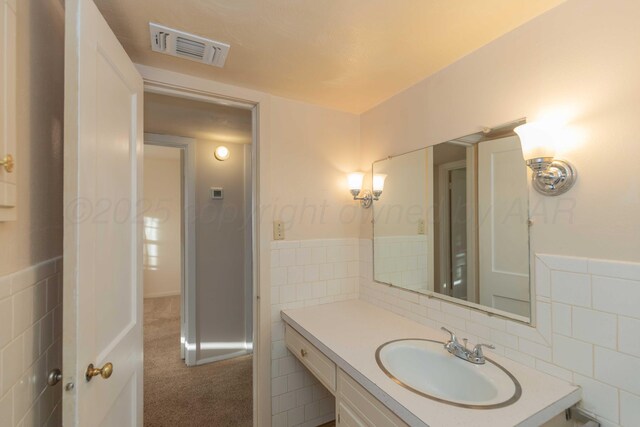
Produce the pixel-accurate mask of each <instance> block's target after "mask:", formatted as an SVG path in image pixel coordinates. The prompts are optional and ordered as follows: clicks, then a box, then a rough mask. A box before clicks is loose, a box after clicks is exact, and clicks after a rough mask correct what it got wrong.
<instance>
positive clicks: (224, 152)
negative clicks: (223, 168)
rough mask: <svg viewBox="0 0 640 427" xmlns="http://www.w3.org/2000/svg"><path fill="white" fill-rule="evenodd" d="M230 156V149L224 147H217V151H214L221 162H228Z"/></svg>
mask: <svg viewBox="0 0 640 427" xmlns="http://www.w3.org/2000/svg"><path fill="white" fill-rule="evenodd" d="M229 154H230V153H229V149H228V148H227V147H225V146H224V145H221V146H219V147H217V148H216V151H214V153H213V155H214V156H216V159H218V160H220V161H221V162H222V161H225V160H227V159H228V158H229Z"/></svg>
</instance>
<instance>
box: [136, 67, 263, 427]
mask: <svg viewBox="0 0 640 427" xmlns="http://www.w3.org/2000/svg"><path fill="white" fill-rule="evenodd" d="M137 67H138V71H139V72H140V74H142V77H143V79H144V83H145V92H152V93H157V94H162V95H169V96H174V97H178V98H186V99H193V100H198V101H205V102H210V103H216V104H222V105H228V106H233V107H237V108H244V109H247V110H251V111H252V116H253V117H252V122H253V138H252V145H251V150H252V153H251V157H252V163H251V171H252V173H251V175H252V178H251V179H252V185H251V187H252V188H251V192H252V197H251V199H252V212H253V215H252V218H251V221H252V241H253V248H252V265H253V304H252V309H253V310H252V311H253V344H254V345H253V353H254V357H253V425H254V426H269V425H271V357H270V356H271V309H270V304H271V301H270V300H271V290H270V280H269V279H270V275H271V271H270V264H271V263H270V230H269V228H268V227H266V226H261V221H263V220H265V221H267V223H270V222H271V219H270V218H267V217H266V215H264V217H263V215H260V213H263V211H264V209H263V207H261V204H260V203H261V200H267V201H268V200H270V184H269V170H270V166H269V163H268V162H267V160H268V159H269V155H268V154H269V151H268V140H269V111H270V100H271V96H270V95H268V94H266V93H263V92H258V91H254V90H250V89H244V88H239V87H235V86H230V85H226V84H223V83H219V82H215V81H213V80H207V79H202V78H197V77H193V76H188V75H185V74H179V73H175V72H171V71H166V70H161V69H158V68H153V67H148V66H144V65H137ZM267 208H268V206H267ZM265 225H266V223H265Z"/></svg>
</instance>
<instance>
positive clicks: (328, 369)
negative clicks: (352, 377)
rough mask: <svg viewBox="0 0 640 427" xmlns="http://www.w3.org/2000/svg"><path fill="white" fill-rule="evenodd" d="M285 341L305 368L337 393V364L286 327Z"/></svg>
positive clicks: (332, 391) (290, 328)
mask: <svg viewBox="0 0 640 427" xmlns="http://www.w3.org/2000/svg"><path fill="white" fill-rule="evenodd" d="M284 341H285V344H286V345H287V348H288V349H289V351H291V352H292V353H293V354H294V355H295V356H296V357H297V358H298V360H300V361H301V362H302V364H303V365H304V366H306V367H307V369H309V371H311V373H312V374H313V375H314V376H315V377H316V378H317V379H318V380H319V381H320V382H321V383H322V384H323V385H324V386H325V387H326V388H327V389H328V390H329V391H330V392H331V394H335V392H336V364H335V363H333V362H332V361H331V360H330V359H329V358H328V357H327V356H325V355H324V354H323V353H322V352H321V351H320V350H318V349H317V348H316V347H315V346H314V345H313V344H311V343H310V342H309V341H307V339H306V338H305V337H303V336H302V335H300V334H299V333H298V332H296V331H295V330H294V329H293V328H292V327H291V326H289V325H286V327H285V334H284Z"/></svg>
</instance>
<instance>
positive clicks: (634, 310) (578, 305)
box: [359, 240, 640, 427]
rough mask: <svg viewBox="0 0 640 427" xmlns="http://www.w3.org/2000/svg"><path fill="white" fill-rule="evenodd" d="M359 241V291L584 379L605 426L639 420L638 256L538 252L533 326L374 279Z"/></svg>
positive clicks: (590, 404) (366, 244)
mask: <svg viewBox="0 0 640 427" xmlns="http://www.w3.org/2000/svg"><path fill="white" fill-rule="evenodd" d="M359 248H360V249H359V253H360V271H361V281H360V286H359V295H360V298H361V299H363V300H365V301H368V302H370V303H372V304H375V305H377V306H380V307H382V308H385V309H388V310H390V311H393V312H394V313H397V314H400V315H402V316H405V317H407V318H410V319H413V320H415V321H417V322H419V323H422V324H425V325H428V326H431V327H434V328H440V326H446V327H448V328H451V329H453V330H454V331H455V332H456V333H458V334H459V335H460V336H463V337H467V338H469V340H470V341H471V342H488V343H491V344H494V345H495V346H496V350H495V352H497V353H500V354H502V355H504V356H506V357H508V358H510V359H513V360H515V361H518V362H520V363H522V364H525V365H527V366H530V367H532V368H535V369H537V370H539V371H542V372H545V373H547V374H550V375H554V376H556V377H559V378H562V379H565V380H567V381H570V382H572V383H575V384H578V385H580V386H581V387H582V389H583V402H582V406H583V407H584V409H585V410H587V411H588V412H590V413H592V414H594V415H595V416H596V417H597V418H598V420H600V422H601V423H602V425H603V426H604V427H606V426H638V425H640V264H636V263H626V262H616V261H606V260H596V259H586V258H574V257H564V256H552V255H537V256H536V258H535V287H536V325H537V327H536V328H532V327H529V326H526V325H524V324H521V323H518V322H513V321H508V320H505V319H502V318H499V317H495V316H493V317H492V316H488V315H486V314H483V313H481V312H478V311H475V310H470V309H466V308H463V307H461V306H457V305H454V304H450V303H447V302H444V301H440V300H437V299H435V298H428V297H426V296H423V295H418V294H415V293H412V292H407V291H403V290H400V289H396V288H392V287H389V286H387V285H382V284H379V283H375V282H373V280H372V271H373V268H372V265H371V255H370V254H371V241H370V240H361V242H360V245H359ZM368 254H369V255H368ZM444 338H446V337H445V335H444V334H443V339H444Z"/></svg>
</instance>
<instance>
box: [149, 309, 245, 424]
mask: <svg viewBox="0 0 640 427" xmlns="http://www.w3.org/2000/svg"><path fill="white" fill-rule="evenodd" d="M179 304H180V297H163V298H148V299H145V301H144V309H145V310H144V311H145V313H144V420H145V423H144V425H145V426H148V427H163V426H167V427H169V426H250V425H252V385H251V378H252V367H251V363H252V357H251V356H250V355H249V356H242V357H238V358H234V359H230V360H225V361H221V362H214V363H209V364H206V365H203V366H195V367H191V368H188V367H187V366H186V365H185V364H184V361H183V360H181V359H180V348H179V342H180V308H179V307H180V306H179Z"/></svg>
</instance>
